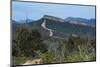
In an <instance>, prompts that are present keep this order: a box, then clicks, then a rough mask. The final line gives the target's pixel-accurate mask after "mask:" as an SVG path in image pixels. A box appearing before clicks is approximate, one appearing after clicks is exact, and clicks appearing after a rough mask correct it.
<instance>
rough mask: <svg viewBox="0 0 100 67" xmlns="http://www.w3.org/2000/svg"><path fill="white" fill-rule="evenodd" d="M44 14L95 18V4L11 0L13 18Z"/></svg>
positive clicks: (33, 18) (35, 16) (32, 17)
mask: <svg viewBox="0 0 100 67" xmlns="http://www.w3.org/2000/svg"><path fill="white" fill-rule="evenodd" d="M44 15H50V16H55V17H60V18H63V19H65V18H67V17H75V18H85V19H91V18H95V6H79V5H67V4H66V5H64V4H47V3H35V2H12V19H13V20H17V21H19V20H26V19H32V20H38V19H40V18H41V17H43V16H44Z"/></svg>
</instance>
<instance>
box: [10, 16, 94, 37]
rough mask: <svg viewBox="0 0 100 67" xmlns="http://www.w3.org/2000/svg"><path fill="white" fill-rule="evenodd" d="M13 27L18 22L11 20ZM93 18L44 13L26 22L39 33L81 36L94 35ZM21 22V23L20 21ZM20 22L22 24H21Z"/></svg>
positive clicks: (52, 35)
mask: <svg viewBox="0 0 100 67" xmlns="http://www.w3.org/2000/svg"><path fill="white" fill-rule="evenodd" d="M12 22H13V25H12V26H13V28H14V29H15V27H17V26H18V25H19V24H20V22H18V23H17V21H14V20H12ZM95 23H96V21H95V19H90V20H88V19H83V18H72V17H69V18H66V19H62V18H59V17H54V16H49V15H44V16H43V17H42V18H40V19H39V20H37V21H32V20H29V21H28V22H26V23H23V24H27V25H29V26H30V27H32V28H36V29H38V30H39V31H40V32H41V34H42V35H43V36H44V37H45V36H48V37H49V36H50V37H57V38H66V37H68V36H70V35H71V36H74V37H77V36H82V37H87V36H89V37H91V36H93V37H95V32H96V30H95ZM21 24H22V23H21ZM23 24H22V25H23Z"/></svg>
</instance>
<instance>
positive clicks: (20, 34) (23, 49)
mask: <svg viewBox="0 0 100 67" xmlns="http://www.w3.org/2000/svg"><path fill="white" fill-rule="evenodd" d="M14 41H15V42H14ZM35 50H41V51H42V52H45V51H46V45H45V44H43V43H42V40H41V34H40V33H39V32H38V31H37V30H34V29H32V28H31V27H29V26H26V25H24V26H21V27H18V29H17V31H16V38H15V40H13V55H14V56H18V55H21V54H24V55H25V56H31V57H32V56H34V51H35ZM17 54H18V55H17Z"/></svg>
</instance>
